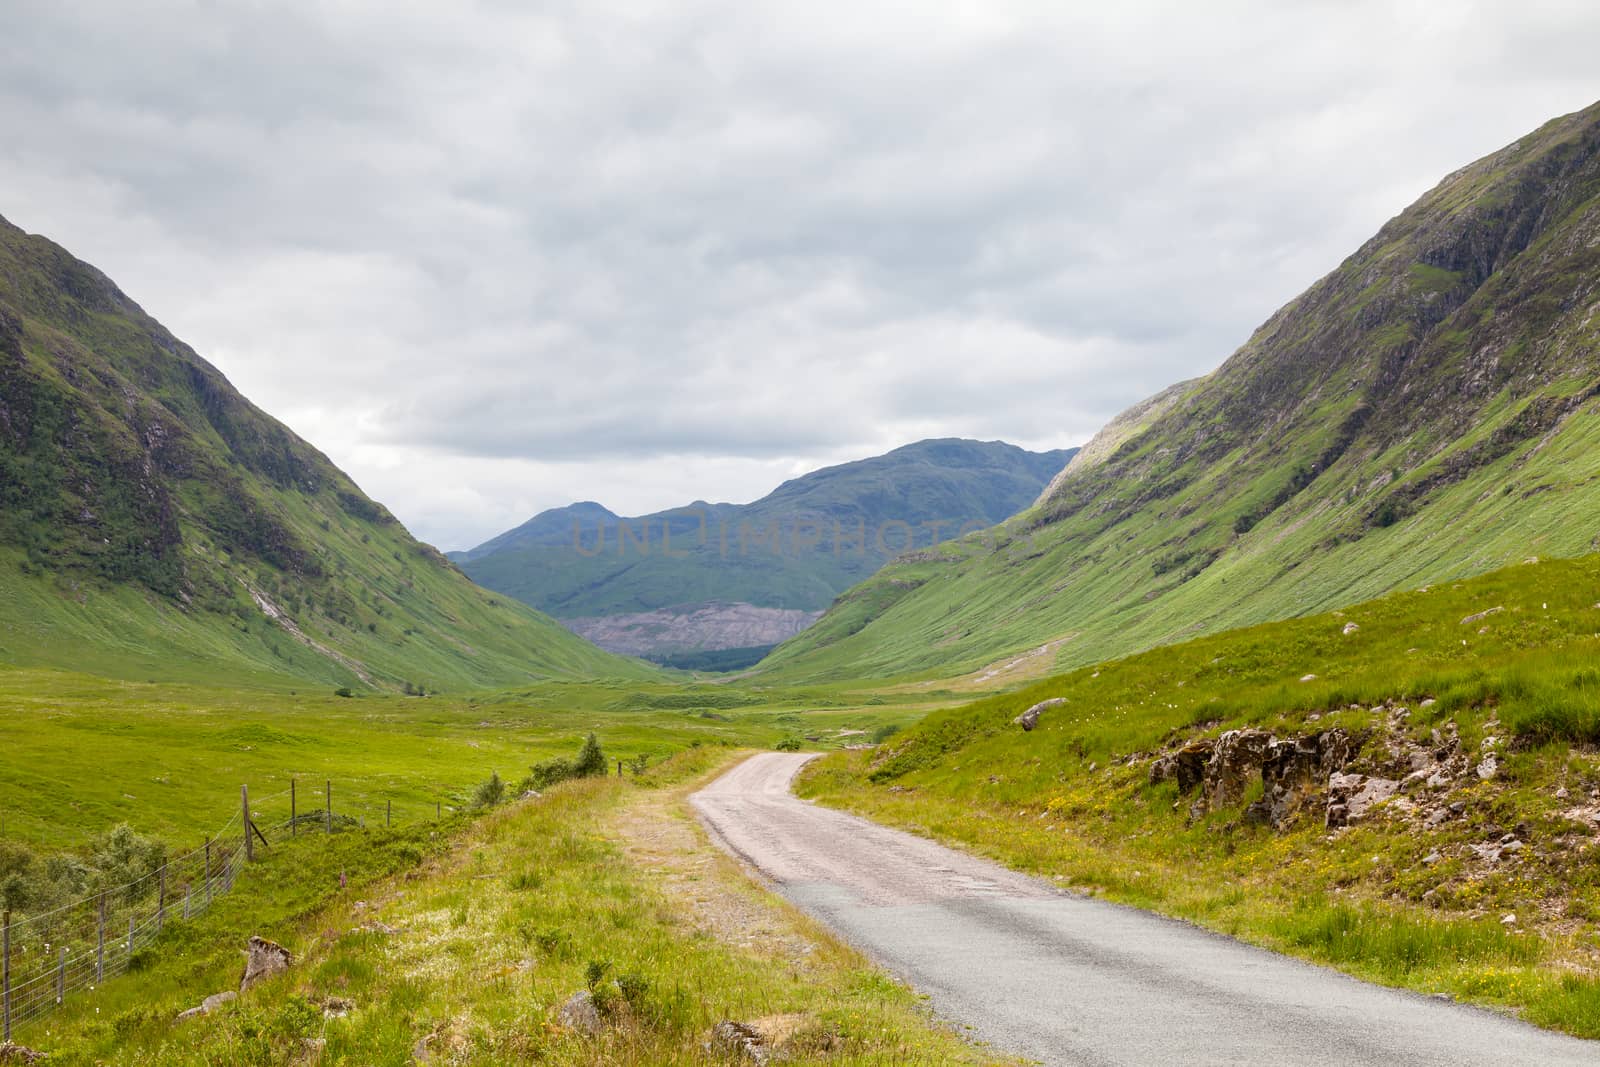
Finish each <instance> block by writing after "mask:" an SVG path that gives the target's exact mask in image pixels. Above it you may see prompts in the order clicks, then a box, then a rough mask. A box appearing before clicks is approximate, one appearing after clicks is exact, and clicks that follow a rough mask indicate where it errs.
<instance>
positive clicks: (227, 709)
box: [0, 669, 939, 849]
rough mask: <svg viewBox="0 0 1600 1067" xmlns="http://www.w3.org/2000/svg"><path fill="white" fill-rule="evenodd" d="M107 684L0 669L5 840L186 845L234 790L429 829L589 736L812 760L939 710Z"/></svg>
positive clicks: (616, 742)
mask: <svg viewBox="0 0 1600 1067" xmlns="http://www.w3.org/2000/svg"><path fill="white" fill-rule="evenodd" d="M277 684H278V686H279V687H278V688H267V687H263V688H244V687H239V686H232V687H224V686H220V685H214V684H213V685H201V684H195V685H186V684H176V683H168V684H157V683H148V682H131V681H114V680H108V679H104V678H96V677H92V676H89V675H84V674H71V673H65V672H61V671H50V670H38V669H22V670H0V753H4V755H3V757H0V826H3V830H4V835H5V837H7V838H10V839H13V840H20V841H23V842H28V843H30V844H33V845H35V846H42V847H47V848H57V849H58V848H69V849H70V848H75V847H77V846H80V845H82V844H83V843H85V842H87V841H88V840H89V839H90V838H92V837H94V836H95V835H97V834H100V833H102V832H104V831H105V830H107V829H109V828H110V827H112V826H113V825H116V824H117V823H122V822H126V823H129V824H131V825H132V826H134V827H135V828H136V829H138V830H139V831H140V832H142V833H145V834H150V835H153V836H156V837H160V838H164V839H168V840H170V841H171V842H172V843H173V844H174V845H175V846H181V847H184V848H187V847H188V846H189V844H190V843H191V842H192V843H198V842H199V840H200V839H201V838H202V837H203V835H205V834H207V833H209V832H210V831H212V830H213V829H214V828H215V827H216V826H217V825H218V824H219V823H221V822H222V821H223V820H225V819H227V818H228V817H229V815H231V814H232V813H233V812H234V811H235V810H236V808H237V806H238V797H239V787H240V786H241V785H248V786H249V787H250V789H251V795H252V798H254V799H255V802H256V806H257V809H258V811H259V812H260V813H261V815H260V817H261V818H262V819H278V818H287V816H288V803H289V799H288V796H287V795H286V793H287V790H288V788H289V782H290V779H291V778H294V779H297V780H298V788H299V797H298V799H299V810H300V811H306V810H310V809H312V808H319V807H321V806H322V789H323V783H324V781H325V780H329V779H331V780H332V781H333V783H334V808H335V811H336V812H338V813H340V814H345V815H350V816H352V817H357V818H365V819H366V820H367V822H368V823H369V824H372V823H374V822H375V821H379V820H381V819H383V818H384V816H385V812H386V805H388V804H392V805H393V810H394V815H395V818H396V819H397V820H403V821H413V820H416V819H420V818H427V819H431V818H433V816H434V813H435V808H436V805H439V804H442V805H443V806H444V807H445V808H447V809H448V808H450V807H453V806H460V805H461V804H464V803H466V801H467V799H468V797H469V796H470V792H471V790H472V788H473V787H474V786H476V785H477V784H478V783H479V782H481V781H482V780H484V779H486V778H487V777H488V776H489V774H490V772H491V771H494V772H498V773H499V774H500V776H501V777H502V778H503V779H505V780H506V781H507V782H508V783H510V784H512V785H515V784H516V783H517V782H518V781H520V780H521V779H522V777H523V776H524V775H525V774H526V773H527V772H528V768H529V767H530V765H532V764H533V763H535V762H538V761H540V760H543V759H547V758H550V757H552V756H558V755H559V756H571V755H573V754H574V753H575V752H576V751H577V748H578V745H579V743H580V742H581V741H582V739H583V737H584V736H585V735H586V734H587V733H589V732H591V731H593V732H595V733H596V734H598V736H599V739H600V741H601V743H602V745H603V746H604V748H605V750H606V753H607V755H608V756H609V757H610V759H611V760H612V761H613V763H614V761H616V760H619V759H621V760H632V759H634V758H636V757H639V756H645V757H647V759H648V761H649V762H650V763H655V762H659V761H660V760H662V759H664V758H666V757H667V756H669V755H671V754H672V753H674V752H677V751H680V750H682V749H684V748H687V747H689V746H691V745H697V744H698V745H709V746H718V745H720V746H730V745H749V746H759V747H771V746H773V745H775V744H777V743H778V742H780V741H784V740H786V739H790V738H794V739H798V740H799V742H800V743H801V744H803V745H805V746H806V747H811V748H820V747H827V746H829V745H837V744H840V743H843V742H846V741H848V740H850V739H851V738H852V737H856V738H857V739H859V736H858V735H850V734H847V735H844V736H841V734H840V731H852V730H860V731H871V730H873V729H876V728H878V727H879V726H882V725H886V724H888V725H902V726H903V725H906V724H908V723H909V722H911V721H914V720H915V719H916V718H917V717H919V716H920V715H921V714H923V712H924V711H925V710H926V709H927V708H928V707H930V706H934V705H936V704H937V703H938V702H939V698H929V697H928V696H926V695H919V694H891V695H888V696H880V695H877V694H874V693H872V692H871V691H862V692H856V691H850V690H847V689H839V688H834V689H761V690H756V689H749V688H738V687H736V686H730V685H701V684H695V683H690V682H685V681H677V682H672V681H654V680H629V679H617V680H613V681H609V682H544V683H540V684H536V685H529V686H525V687H522V688H518V689H510V690H495V691H485V692H481V693H478V694H475V695H471V696H448V695H447V696H435V697H427V698H415V697H404V696H399V695H395V694H368V695H364V696H358V697H356V698H353V699H344V698H340V697H338V696H335V695H334V693H333V690H332V688H331V687H321V686H319V687H315V688H301V689H298V690H296V689H289V688H282V686H283V685H284V683H283V682H282V681H281V680H279V681H278V683H277Z"/></svg>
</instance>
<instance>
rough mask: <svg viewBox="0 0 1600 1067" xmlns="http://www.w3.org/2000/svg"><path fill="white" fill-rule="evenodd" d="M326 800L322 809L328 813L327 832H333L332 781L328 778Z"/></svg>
mask: <svg viewBox="0 0 1600 1067" xmlns="http://www.w3.org/2000/svg"><path fill="white" fill-rule="evenodd" d="M326 794H327V800H326V802H325V806H324V807H323V809H322V810H323V811H325V812H326V813H327V815H328V833H330V834H331V833H333V782H332V781H331V780H330V781H329V782H328V783H327V786H326Z"/></svg>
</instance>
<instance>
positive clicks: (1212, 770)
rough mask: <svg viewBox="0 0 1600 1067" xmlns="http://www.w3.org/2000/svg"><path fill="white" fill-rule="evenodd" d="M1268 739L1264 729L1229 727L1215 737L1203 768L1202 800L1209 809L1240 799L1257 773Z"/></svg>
mask: <svg viewBox="0 0 1600 1067" xmlns="http://www.w3.org/2000/svg"><path fill="white" fill-rule="evenodd" d="M1271 743H1272V735H1271V734H1269V733H1267V732H1266V731H1265V730H1253V729H1245V730H1229V731H1228V732H1227V733H1225V734H1223V735H1222V736H1221V737H1219V738H1217V742H1216V747H1215V748H1214V749H1213V750H1212V752H1211V759H1210V760H1208V761H1207V762H1206V769H1205V785H1206V790H1205V800H1206V805H1207V806H1208V807H1209V808H1210V809H1211V810H1212V811H1215V810H1216V809H1218V808H1224V807H1227V806H1228V805H1230V804H1237V803H1238V802H1239V801H1241V800H1243V799H1244V794H1245V790H1246V789H1247V788H1249V786H1250V784H1251V783H1252V782H1253V781H1254V780H1255V777H1256V776H1257V775H1258V774H1260V773H1261V767H1262V765H1263V764H1264V763H1265V762H1266V758H1267V746H1268V745H1270V744H1271Z"/></svg>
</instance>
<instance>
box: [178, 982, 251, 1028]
mask: <svg viewBox="0 0 1600 1067" xmlns="http://www.w3.org/2000/svg"><path fill="white" fill-rule="evenodd" d="M238 999H239V994H237V993H235V992H234V991H233V990H231V989H226V990H223V991H222V992H221V993H213V994H211V995H210V996H209V997H207V998H206V999H205V1000H202V1001H201V1002H200V1004H199V1006H198V1007H193V1008H190V1009H189V1010H188V1011H186V1012H183V1013H181V1014H180V1015H179V1016H178V1021H179V1022H183V1021H184V1020H185V1019H193V1018H195V1017H197V1016H200V1015H210V1014H211V1013H212V1012H214V1011H216V1010H217V1009H218V1008H220V1007H222V1006H223V1005H224V1004H229V1003H232V1002H233V1001H235V1000H238Z"/></svg>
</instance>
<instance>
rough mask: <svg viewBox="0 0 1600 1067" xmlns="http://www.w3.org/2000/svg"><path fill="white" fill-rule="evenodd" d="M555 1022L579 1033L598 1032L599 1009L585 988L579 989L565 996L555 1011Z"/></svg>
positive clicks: (599, 1028)
mask: <svg viewBox="0 0 1600 1067" xmlns="http://www.w3.org/2000/svg"><path fill="white" fill-rule="evenodd" d="M556 1022H557V1023H559V1024H560V1025H562V1026H564V1027H566V1028H567V1029H568V1030H576V1031H577V1032H578V1033H580V1034H591V1035H592V1034H598V1033H599V1032H600V1030H601V1022H600V1009H599V1008H598V1007H596V1006H595V1003H594V997H593V996H591V995H590V994H589V991H588V990H587V989H580V990H578V991H577V992H576V993H574V994H572V996H570V997H568V998H567V1002H566V1003H565V1004H563V1005H561V1007H560V1009H559V1010H558V1011H557V1012H556Z"/></svg>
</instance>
